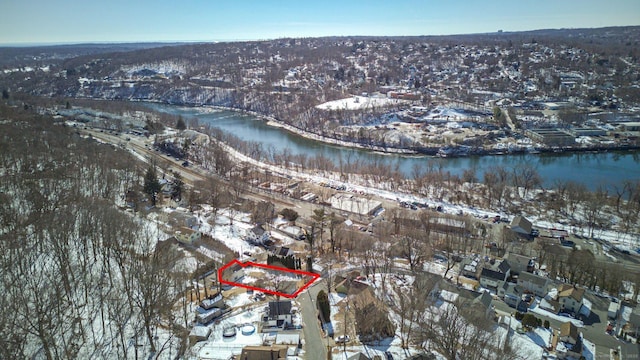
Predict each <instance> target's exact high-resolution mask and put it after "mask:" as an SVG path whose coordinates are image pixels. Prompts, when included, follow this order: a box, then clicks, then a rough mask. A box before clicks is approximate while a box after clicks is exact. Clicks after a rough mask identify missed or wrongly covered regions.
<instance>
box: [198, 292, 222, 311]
mask: <svg viewBox="0 0 640 360" xmlns="http://www.w3.org/2000/svg"><path fill="white" fill-rule="evenodd" d="M200 307H201V308H203V309H205V310H209V309H212V308H214V307H219V308H222V307H224V300H223V298H222V293H220V292H216V293H215V294H213V295H211V296H209V298H208V299H204V300H202V301H201V302H200Z"/></svg>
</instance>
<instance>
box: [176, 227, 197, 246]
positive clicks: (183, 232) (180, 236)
mask: <svg viewBox="0 0 640 360" xmlns="http://www.w3.org/2000/svg"><path fill="white" fill-rule="evenodd" d="M201 237H202V234H201V233H200V231H197V230H193V229H190V228H188V227H182V228H180V230H178V231H176V233H175V238H176V240H178V242H179V243H181V244H185V245H193V243H194V242H196V241H198V240H200V238H201Z"/></svg>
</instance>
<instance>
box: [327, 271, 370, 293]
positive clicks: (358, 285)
mask: <svg viewBox="0 0 640 360" xmlns="http://www.w3.org/2000/svg"><path fill="white" fill-rule="evenodd" d="M334 284H335V286H334V289H335V290H336V292H338V293H342V294H359V293H361V292H362V291H364V290H366V289H368V288H369V284H367V283H366V282H363V281H360V280H357V279H355V278H344V277H342V276H340V275H337V276H336V277H335V280H334Z"/></svg>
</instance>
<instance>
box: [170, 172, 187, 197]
mask: <svg viewBox="0 0 640 360" xmlns="http://www.w3.org/2000/svg"><path fill="white" fill-rule="evenodd" d="M183 189H184V183H183V182H182V176H180V173H179V172H175V173H174V174H173V191H172V192H171V198H172V199H174V200H177V201H180V200H182V190H183Z"/></svg>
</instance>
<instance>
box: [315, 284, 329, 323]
mask: <svg viewBox="0 0 640 360" xmlns="http://www.w3.org/2000/svg"><path fill="white" fill-rule="evenodd" d="M316 304H318V309H319V310H320V313H321V314H322V318H323V320H324V321H331V305H330V304H329V296H328V295H327V293H326V292H324V290H320V292H319V293H318V297H317V298H316Z"/></svg>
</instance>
